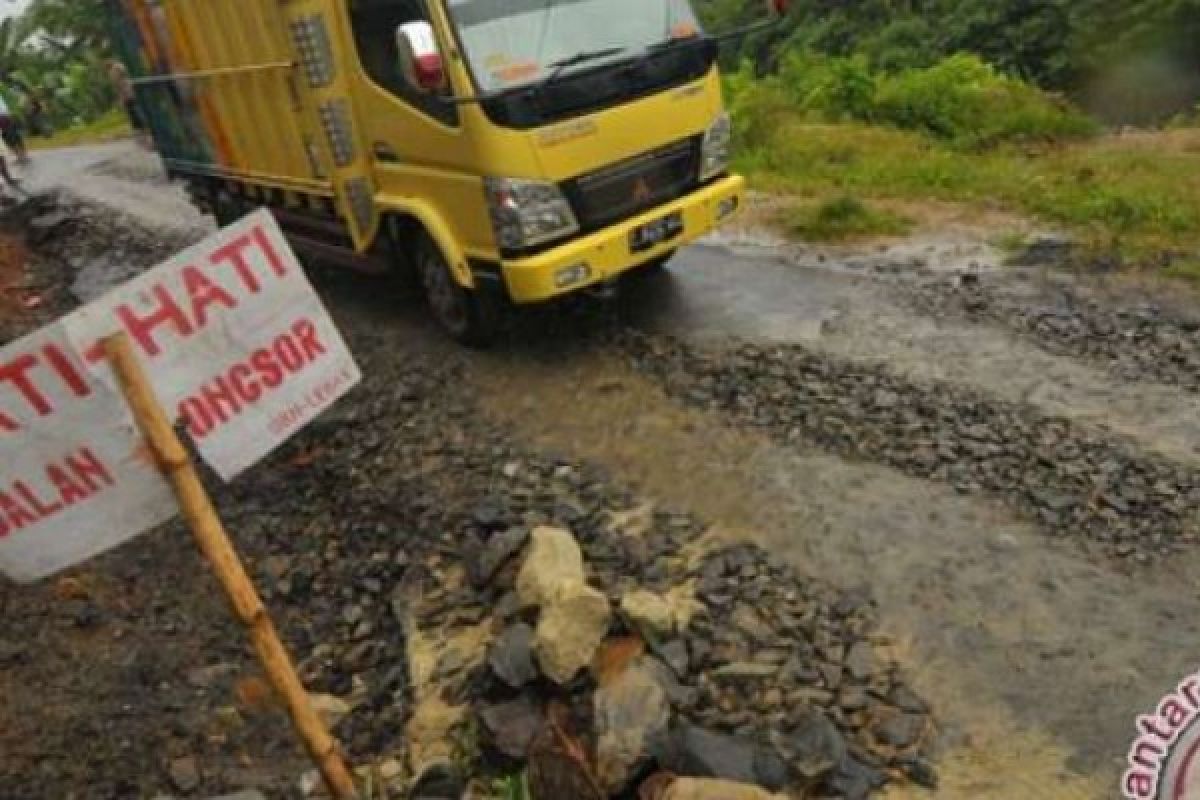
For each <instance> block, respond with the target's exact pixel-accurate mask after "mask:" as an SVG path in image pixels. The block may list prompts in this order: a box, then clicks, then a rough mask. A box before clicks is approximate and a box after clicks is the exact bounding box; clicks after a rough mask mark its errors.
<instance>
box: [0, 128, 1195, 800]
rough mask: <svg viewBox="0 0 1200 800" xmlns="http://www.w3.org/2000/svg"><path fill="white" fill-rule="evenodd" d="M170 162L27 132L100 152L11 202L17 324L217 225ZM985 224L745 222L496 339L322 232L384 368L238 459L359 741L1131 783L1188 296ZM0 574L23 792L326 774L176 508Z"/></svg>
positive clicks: (958, 784) (9, 705) (1171, 538)
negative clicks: (775, 229)
mask: <svg viewBox="0 0 1200 800" xmlns="http://www.w3.org/2000/svg"><path fill="white" fill-rule="evenodd" d="M60 159H61V160H60ZM148 165H149V166H148ZM152 167H153V162H152V161H151V160H150V158H149V156H146V155H144V154H141V153H138V152H136V151H134V150H133V149H132V148H131V147H129V146H126V145H117V146H108V147H105V148H96V149H84V150H81V151H75V152H73V153H71V154H70V155H63V156H59V155H56V154H47V155H45V156H40V157H39V166H38V169H39V170H42V175H43V177H42V185H41V186H39V187H37V188H41V189H43V190H51V189H56V188H61V185H62V184H63V183H65V182H67V181H69V182H70V184H71V186H70V188H71V192H70V193H56V194H51V195H46V196H45V197H43V198H40V199H38V200H37V201H36V203H35V205H34V206H33V207H31V208H29V209H28V210H27V211H26V212H23V213H25V216H24V218H22V219H20V220H19V225H18V226H17V228H18V229H16V230H10V231H9V233H8V234H7V236H9V238H10V239H13V240H14V241H15V242H16V244H14V245H13V248H16V247H17V245H20V246H21V247H24V246H25V245H24V243H23V239H24V235H23V232H24V231H29V232H36V233H35V235H33V236H32V238H30V239H29V245H28V246H29V247H30V250H31V252H30V254H29V255H28V257H27V258H24V257H22V260H23V261H24V272H25V274H24V275H23V276H22V277H21V278H20V281H22V282H23V283H22V284H21V285H17V286H9V287H7V289H6V292H5V297H6V300H7V299H9V298H13V297H17V298H21V299H22V300H23V298H25V297H27V296H28V295H29V294H30V293H32V292H36V294H37V296H38V297H39V298H40V302H39V303H36V304H29V303H25V302H23V301H22V302H11V303H10V302H6V303H5V304H4V305H3V309H5V310H6V312H7V313H6V315H5V317H4V319H3V326H2V330H3V331H4V335H5V339H6V340H11V339H12V338H15V337H16V336H17V335H19V334H20V333H22V332H23V331H26V330H29V329H31V328H32V327H36V326H37V325H38V324H40V323H41V322H43V321H45V320H47V319H49V318H52V317H53V316H55V315H57V314H58V313H61V312H62V311H64V310H67V309H68V308H70V307H71V305H72V304H73V303H75V302H76V300H75V299H74V295H73V294H72V292H71V287H74V289H75V294H76V295H81V296H85V297H90V296H94V295H95V293H96V292H98V291H101V290H102V289H103V288H104V286H105V285H106V283H111V281H114V280H121V279H122V278H123V277H125V276H126V275H128V274H130V273H132V272H136V270H137V269H140V268H145V267H147V266H150V265H153V264H155V263H157V262H158V261H161V260H163V259H164V258H166V257H167V256H169V255H171V254H173V253H174V252H175V251H176V250H178V249H179V248H180V247H181V246H182V245H183V244H185V243H187V242H188V241H190V240H194V239H195V238H199V237H200V236H202V235H203V234H204V232H205V230H207V229H208V226H209V225H210V223H209V222H208V221H207V220H205V219H204V218H202V217H199V216H195V215H192V216H186V215H185V214H183V212H180V213H177V214H164V213H163V211H164V209H169V208H176V207H177V206H174V205H173V204H175V203H177V202H178V197H177V194H176V190H175V189H174V188H172V187H170V186H169V185H167V184H165V183H163V182H162V181H161V180H160V179H158V178H157V177H156V173H155V172H154V170H153V168H152ZM35 182H36V181H35ZM155 197H160V198H161V205H160V206H159V207H158V208H154V203H153V202H150V200H151V199H152V198H155ZM51 215H54V216H51ZM164 217H170V220H169V221H168V220H165V219H164ZM38 220H40V222H39V221H38ZM986 239H987V237H986V235H983V234H980V233H978V232H972V231H969V230H956V231H951V232H948V233H945V234H944V235H942V236H941V238H938V237H934V238H932V239H930V240H929V241H921V242H907V243H905V244H904V245H902V246H901V245H897V246H896V247H895V248H893V249H890V250H889V249H883V250H881V249H880V248H878V247H874V246H872V247H869V248H860V249H857V250H855V249H845V250H836V251H835V250H821V249H815V248H804V247H794V246H786V247H785V246H782V245H778V246H777V245H775V244H764V243H762V242H758V243H752V242H749V241H748V240H745V241H742V242H723V243H722V242H713V243H710V244H708V245H705V246H702V247H698V248H693V249H692V250H690V251H688V252H685V253H682V254H680V256H679V257H678V260H677V261H676V262H674V263H673V265H672V267H671V269H670V270H669V271H668V272H667V273H666V274H664V275H657V276H652V277H647V278H643V279H640V280H639V282H638V283H637V284H636V285H632V286H629V287H626V289H625V291H624V292H623V296H622V298H620V299H619V300H618V301H617V302H610V303H596V302H585V303H581V304H577V305H574V306H572V307H560V308H551V309H544V310H538V311H533V312H529V313H526V314H523V315H521V316H520V317H519V318H517V319H516V320H515V321H514V322H513V323H512V325H511V330H510V332H509V335H508V336H507V338H506V339H505V341H504V342H503V343H502V344H501V345H500V346H498V347H496V348H495V349H494V350H492V351H490V352H486V353H477V352H469V351H464V350H462V349H459V348H457V347H455V346H454V345H451V344H449V343H447V342H446V341H444V340H443V339H442V337H441V336H440V335H439V334H438V333H437V331H436V330H435V329H434V328H433V325H432V323H429V322H427V321H426V317H425V315H424V314H423V312H422V309H421V308H420V304H419V303H417V302H416V301H415V300H413V299H411V298H410V297H408V296H407V295H405V294H404V293H403V292H402V291H401V290H399V289H395V288H393V287H392V286H391V285H390V284H385V283H382V282H377V281H376V282H373V281H371V280H368V279H363V278H359V277H355V276H349V275H331V276H319V277H318V279H317V285H318V288H319V289H320V290H321V292H322V294H323V297H324V299H325V302H326V304H327V305H328V306H329V308H330V310H331V311H332V312H333V314H334V316H335V317H336V320H337V322H338V325H339V327H340V329H341V331H342V332H343V334H344V336H345V337H346V339H347V342H348V343H349V345H350V347H351V349H352V350H353V351H354V354H355V357H356V359H357V360H358V361H359V363H360V365H361V367H362V372H363V374H364V376H365V377H364V382H363V384H362V386H361V387H359V388H358V389H356V390H355V392H354V393H353V394H352V395H350V396H349V397H348V398H347V399H346V400H345V401H344V402H343V403H342V405H340V406H339V407H338V408H336V409H334V410H333V411H331V412H329V413H328V414H326V415H325V416H323V417H322V418H320V419H319V420H318V421H317V423H316V424H315V425H314V426H312V427H311V428H310V429H309V430H307V431H306V432H304V433H303V434H301V435H300V436H299V437H297V439H296V440H295V441H293V442H292V443H291V444H289V445H288V446H287V447H286V448H285V449H284V450H283V451H281V452H280V453H277V454H276V455H275V456H273V457H272V458H271V459H270V460H269V461H268V462H266V463H265V464H263V465H260V466H259V467H257V468H255V469H253V470H251V471H250V472H249V473H248V474H247V475H246V477H245V479H244V480H242V481H240V482H238V483H236V484H233V485H230V486H220V485H218V484H215V483H214V484H213V491H214V495H215V497H216V499H217V500H218V503H219V505H220V507H221V513H222V516H223V518H224V519H225V521H226V523H227V526H228V527H229V529H230V531H231V533H232V535H233V536H234V537H235V538H236V540H237V543H238V546H239V548H240V549H241V550H242V552H243V554H244V556H245V557H246V559H247V561H248V563H249V564H250V566H251V568H252V571H253V573H254V576H255V578H256V581H257V583H258V585H259V586H260V587H261V588H262V590H263V594H264V596H265V598H266V600H267V603H268V605H269V606H270V608H271V610H272V613H273V614H274V615H275V616H276V618H277V622H278V624H279V627H280V629H281V633H282V635H283V637H284V639H285V641H286V642H287V644H288V646H289V648H290V649H291V650H292V651H293V653H295V655H296V656H297V659H298V660H299V661H300V662H301V672H302V673H303V677H304V680H305V682H306V686H307V687H308V689H309V690H310V691H311V692H312V693H313V695H314V701H315V702H316V704H317V707H318V709H319V710H320V711H321V713H322V714H323V715H324V716H325V717H326V718H327V720H328V721H329V722H330V723H331V724H332V725H333V726H334V731H335V733H336V735H337V736H338V738H339V739H340V741H341V742H342V743H343V745H344V746H345V748H346V750H347V753H348V755H349V757H350V759H351V761H352V762H353V763H354V764H355V765H361V766H367V765H371V766H372V767H373V768H372V769H370V770H368V774H367V775H366V778H368V779H369V782H371V783H372V784H373V785H375V786H379V785H387V786H388V787H389V790H390V792H391V794H389V795H387V796H390V797H399V796H405V794H404V793H405V792H406V791H407V790H408V789H409V787H411V786H412V784H413V782H414V781H415V780H418V779H421V784H420V788H421V789H422V790H423V791H425V792H426V796H431V797H458V796H463V793H464V792H474V794H467V795H466V796H472V797H489V796H507V795H504V794H502V793H501V787H502V785H504V784H507V783H511V782H512V781H513V780H514V779H515V778H514V776H518V775H524V776H525V777H524V780H525V781H527V782H528V784H529V786H530V788H531V789H532V790H533V791H534V792H535V797H538V798H539V799H540V800H549V798H551V797H555V798H557V797H567V796H578V797H607V796H618V797H634V796H637V794H636V793H637V791H638V790H639V788H640V790H641V792H642V797H648V798H653V799H654V800H672V799H674V800H678V798H683V797H688V798H716V797H721V798H725V799H726V800H728V798H734V797H746V798H770V797H777V796H784V797H788V796H790V797H809V796H812V797H840V798H847V799H849V798H863V797H869V796H873V795H875V794H877V793H883V792H886V796H888V797H923V796H930V795H931V793H934V792H936V793H937V794H936V796H944V797H950V798H1013V800H1017V799H1018V798H1019V799H1020V800H1025V798H1030V797H1038V798H1047V799H1048V800H1054V799H1055V798H1081V799H1082V798H1088V799H1089V800H1090V799H1091V798H1096V797H1107V796H1114V795H1115V794H1116V786H1117V785H1118V783H1117V782H1118V779H1119V777H1120V773H1121V771H1122V769H1123V764H1124V756H1125V753H1126V750H1127V748H1128V746H1129V742H1130V740H1131V738H1132V736H1133V733H1134V728H1133V722H1134V719H1135V718H1136V716H1137V715H1138V714H1140V713H1144V712H1145V711H1146V710H1148V709H1151V708H1153V706H1154V704H1155V703H1156V702H1157V699H1158V698H1159V697H1161V696H1162V695H1163V694H1164V693H1165V692H1166V691H1168V690H1169V689H1170V688H1171V687H1173V686H1175V685H1176V683H1177V682H1178V681H1179V680H1180V679H1181V678H1182V677H1183V676H1185V675H1186V674H1188V673H1189V672H1190V671H1192V670H1194V668H1195V658H1194V653H1191V652H1189V650H1188V645H1187V643H1189V642H1194V641H1196V640H1197V639H1198V638H1200V636H1198V634H1200V631H1198V630H1197V626H1198V622H1197V620H1200V594H1198V593H1197V591H1196V588H1197V587H1196V579H1195V577H1194V576H1195V575H1196V574H1197V571H1196V570H1197V567H1200V556H1198V555H1197V553H1198V551H1200V394H1198V393H1197V386H1200V375H1197V373H1196V371H1195V370H1196V365H1197V363H1200V362H1197V360H1196V359H1195V357H1194V355H1195V353H1197V352H1200V344H1198V341H1200V339H1198V337H1200V333H1198V332H1197V331H1198V330H1200V327H1198V326H1197V325H1196V324H1195V316H1192V315H1193V314H1194V311H1193V310H1190V309H1189V307H1188V305H1187V304H1186V303H1184V302H1182V301H1179V300H1170V301H1168V300H1165V299H1163V298H1161V297H1157V296H1155V295H1153V294H1152V293H1151V292H1150V291H1149V290H1145V289H1139V290H1136V293H1135V291H1134V290H1132V289H1128V288H1125V287H1120V286H1097V285H1094V284H1092V283H1090V282H1088V281H1085V280H1069V279H1067V278H1065V277H1064V276H1063V275H1062V274H1060V273H1055V272H1052V271H1050V272H1046V271H1042V270H1034V269H1026V270H1019V271H1017V270H1013V271H1000V270H994V271H993V270H988V269H987V267H989V266H998V264H999V256H998V255H997V254H995V253H992V252H991V251H990V248H988V247H987V246H986V244H984V242H986ZM914 251H916V252H919V253H920V255H919V257H918V256H914V255H913V253H914ZM4 252H9V249H8V248H6V249H5V250H4ZM13 252H18V251H17V250H13ZM964 252H967V253H968V255H967V256H966V257H965V258H964V257H963V255H962V254H963V253H964ZM966 262H975V267H974V268H972V267H970V266H969V265H968V263H966ZM964 275H965V276H967V277H964ZM32 287H36V289H35V288H32ZM1049 309H1053V314H1051V313H1050V312H1049ZM1126 329H1128V330H1131V331H1133V332H1134V333H1133V334H1131V335H1123V333H1122V331H1124V330H1126ZM1104 332H1111V334H1110V333H1104ZM1093 334H1095V335H1094V336H1093ZM1093 341H1097V342H1099V343H1098V344H1092V345H1089V344H1087V342H1093ZM1130 341H1136V342H1137V343H1138V347H1136V348H1133V347H1131V346H1130V345H1129V342H1130ZM1156 350H1157V351H1161V356H1162V357H1161V359H1159V358H1155V356H1154V354H1155V352H1156ZM1164 365H1169V366H1164ZM0 610H2V611H3V613H4V618H5V625H4V626H3V628H2V629H0V755H2V757H0V779H2V780H3V785H4V786H5V789H4V791H3V796H4V797H5V798H6V800H7V798H10V797H11V798H13V800H26V799H28V800H35V799H36V800H41V799H42V798H47V797H77V798H93V797H94V798H109V797H153V796H155V795H157V794H162V795H166V796H175V797H202V798H203V797H211V796H216V795H220V794H222V793H231V792H235V791H240V790H258V791H261V792H263V793H264V794H265V795H266V796H267V797H271V798H275V797H289V798H290V797H304V796H306V793H308V792H311V791H313V787H314V785H315V784H314V782H313V780H312V776H311V774H310V767H309V766H308V764H307V763H306V761H305V759H304V757H303V754H302V753H301V752H300V750H299V748H298V746H297V744H296V743H295V741H294V739H293V738H292V735H291V733H290V731H289V729H288V727H287V725H286V722H285V718H284V715H283V712H282V710H281V709H280V708H278V706H277V705H276V704H275V702H274V700H273V699H272V697H271V696H270V692H269V691H268V690H267V688H266V685H265V684H264V682H263V680H262V678H261V677H260V676H259V675H258V673H257V672H256V669H255V667H254V666H253V664H254V662H253V659H252V658H251V657H250V654H249V653H248V652H247V650H246V648H245V647H244V645H243V644H242V642H241V639H240V637H239V636H238V634H237V631H236V626H235V624H234V623H233V621H232V619H231V618H230V617H229V615H228V613H227V611H226V609H225V608H224V607H223V604H222V601H221V600H220V598H219V597H218V596H217V593H216V592H215V591H214V585H213V582H212V578H211V577H210V576H209V574H208V573H207V572H206V570H205V569H204V567H203V565H202V561H201V559H200V557H199V556H198V555H197V554H196V553H195V552H194V546H193V544H192V542H191V540H190V538H189V537H188V536H187V535H186V532H185V530H184V529H183V528H182V526H180V525H179V524H173V525H170V526H168V527H167V528H166V529H164V530H162V531H159V532H157V533H155V534H152V535H150V536H147V537H144V538H142V539H140V540H138V541H136V542H133V543H131V544H130V545H127V546H125V547H123V548H122V549H120V550H117V551H115V552H113V553H110V554H108V555H106V556H104V557H102V558H101V559H98V560H97V561H95V562H92V563H90V564H88V565H86V566H85V567H83V568H81V569H78V570H75V571H73V572H71V573H69V574H66V575H64V576H61V577H60V578H58V579H53V580H50V581H48V582H45V583H44V584H39V585H36V586H34V587H28V588H22V589H19V590H18V589H17V588H16V587H13V586H9V585H3V586H0ZM422 776H423V777H422ZM674 776H680V777H678V778H676V777H674ZM472 780H473V782H474V786H473V788H468V787H467V784H468V783H471V782H472ZM564 787H569V792H571V793H573V794H564V793H563V792H567V791H568V788H564ZM539 791H540V794H536V793H537V792H539ZM438 792H440V793H438ZM556 792H557V794H555V793H556ZM381 796H382V795H381Z"/></svg>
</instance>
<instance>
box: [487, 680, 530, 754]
mask: <svg viewBox="0 0 1200 800" xmlns="http://www.w3.org/2000/svg"><path fill="white" fill-rule="evenodd" d="M479 718H480V720H481V721H482V722H483V726H484V728H485V729H486V730H487V732H488V734H489V735H490V737H491V740H492V743H493V744H494V745H495V747H496V749H497V750H499V751H500V752H501V753H503V754H504V755H506V756H508V757H509V758H516V759H524V758H525V757H526V756H527V755H528V754H529V744H530V743H531V742H532V741H533V738H534V737H535V736H537V734H538V731H540V730H541V729H542V726H543V725H544V724H545V719H544V718H543V716H542V713H541V711H539V710H538V708H537V706H535V705H534V704H533V701H532V700H530V699H529V697H527V696H525V695H521V696H520V697H518V698H517V699H516V700H513V701H511V702H508V703H500V704H498V705H494V706H488V707H486V708H484V709H483V710H481V711H480V712H479Z"/></svg>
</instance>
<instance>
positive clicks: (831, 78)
mask: <svg viewBox="0 0 1200 800" xmlns="http://www.w3.org/2000/svg"><path fill="white" fill-rule="evenodd" d="M752 73H753V70H752V68H751V67H749V66H743V68H742V69H741V70H739V71H738V72H737V73H735V74H734V75H733V76H732V77H730V78H729V80H728V83H727V89H728V95H729V97H730V102H731V105H732V106H733V109H734V112H735V115H736V116H737V117H738V118H739V119H740V120H742V121H743V123H744V125H746V126H747V127H745V128H744V129H743V130H742V131H740V132H739V140H740V143H741V144H742V145H743V146H749V147H755V146H759V145H761V144H762V143H763V138H764V135H765V134H767V133H769V132H770V131H771V130H773V129H774V128H775V127H776V126H777V125H778V123H779V120H780V118H781V117H786V116H788V115H791V116H793V117H794V116H795V115H797V114H799V115H801V116H803V117H805V118H808V119H812V120H815V121H823V122H841V121H849V120H856V121H860V122H874V123H881V124H886V125H892V126H895V127H897V128H903V129H906V130H915V131H921V132H923V133H925V134H928V135H930V136H933V137H936V138H939V139H943V140H946V141H949V142H952V143H954V144H956V145H958V146H967V147H978V146H983V145H991V144H995V143H997V142H1005V141H1024V142H1035V141H1060V140H1064V139H1071V138H1078V137H1085V136H1089V135H1092V134H1093V133H1095V132H1096V130H1097V126H1096V124H1095V123H1094V122H1092V121H1091V120H1090V119H1089V118H1088V117H1086V116H1085V115H1084V114H1082V113H1080V112H1079V111H1077V110H1076V109H1074V108H1073V107H1072V106H1070V104H1068V103H1066V102H1065V101H1063V100H1061V99H1059V98H1056V97H1054V96H1052V95H1049V94H1047V93H1045V92H1043V91H1041V90H1039V89H1036V88H1034V87H1032V86H1029V85H1028V84H1026V83H1023V82H1022V81H1019V80H1016V79H1014V78H1009V77H1006V76H1004V75H1002V74H1001V73H1000V72H998V71H997V70H995V69H994V68H992V67H990V66H988V65H987V64H985V63H984V62H983V61H981V60H980V59H979V58H978V57H977V56H973V55H966V54H960V55H955V56H951V57H949V58H947V59H945V60H943V61H941V62H939V63H937V64H934V65H932V66H930V67H925V68H910V69H905V70H903V71H901V72H899V73H895V74H888V73H884V72H875V71H873V70H872V69H871V67H870V65H869V63H868V61H867V59H866V58H865V57H863V56H851V57H846V58H840V57H828V56H820V55H815V54H812V53H796V54H791V55H789V56H788V57H787V58H786V59H785V60H784V62H783V63H782V64H781V65H780V68H779V71H778V73H777V74H776V75H773V76H770V77H766V78H762V79H758V80H756V79H754V77H753V74H752Z"/></svg>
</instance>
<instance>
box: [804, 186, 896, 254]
mask: <svg viewBox="0 0 1200 800" xmlns="http://www.w3.org/2000/svg"><path fill="white" fill-rule="evenodd" d="M783 223H784V225H785V226H786V227H787V228H788V230H790V231H791V232H792V233H793V234H795V235H796V236H799V237H800V238H802V239H807V240H809V241H818V242H840V241H846V240H848V239H864V238H869V237H873V236H900V235H903V234H905V233H908V231H909V230H911V229H912V220H910V219H908V218H906V217H902V216H900V215H898V214H893V213H892V212H890V211H886V210H883V209H877V208H872V207H871V206H869V205H867V204H866V203H864V202H863V201H862V200H860V199H858V198H857V197H855V196H854V195H851V194H842V195H838V196H836V197H833V198H830V199H828V200H825V201H823V202H819V203H815V204H811V203H808V204H798V205H796V206H794V207H793V208H791V209H789V210H788V211H787V212H785V214H784V219H783Z"/></svg>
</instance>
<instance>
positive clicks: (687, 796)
mask: <svg viewBox="0 0 1200 800" xmlns="http://www.w3.org/2000/svg"><path fill="white" fill-rule="evenodd" d="M661 800H787V797H786V796H785V795H782V794H771V793H770V792H768V791H765V790H763V789H760V788H758V787H757V786H749V785H747V784H744V783H730V782H729V781H718V780H708V779H704V778H679V779H678V780H676V781H675V782H674V783H672V784H671V785H670V787H668V788H667V790H666V792H664V793H663V795H662V798H661Z"/></svg>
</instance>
